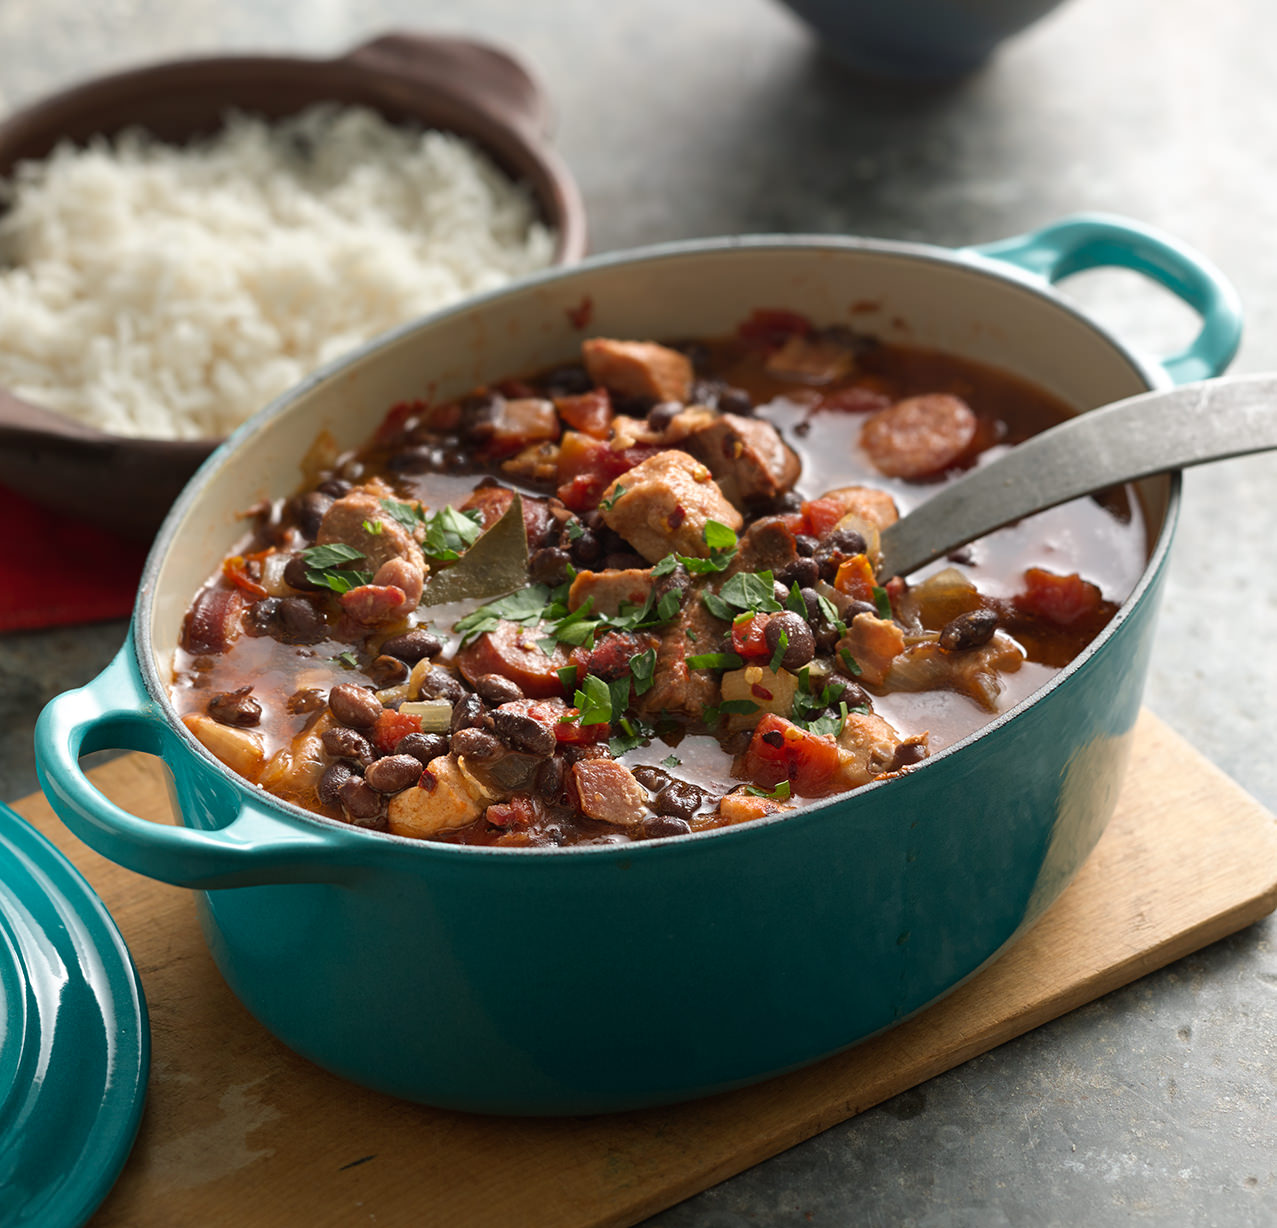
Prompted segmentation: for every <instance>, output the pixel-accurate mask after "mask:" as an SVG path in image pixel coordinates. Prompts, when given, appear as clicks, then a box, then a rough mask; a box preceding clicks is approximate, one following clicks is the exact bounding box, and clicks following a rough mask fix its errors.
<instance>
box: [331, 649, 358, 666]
mask: <svg viewBox="0 0 1277 1228" xmlns="http://www.w3.org/2000/svg"><path fill="white" fill-rule="evenodd" d="M333 660H334V661H337V662H339V663H340V664H342V665H344V666H346V668H347V669H358V668H359V658H358V657H356V656H355V654H354V653H353V652H352V651H351V650H350V649H349V648H347V649H346V651H345V652H339V653H338V654H337V655H336V656H335V657H333Z"/></svg>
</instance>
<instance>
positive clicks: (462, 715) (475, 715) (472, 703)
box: [450, 691, 487, 733]
mask: <svg viewBox="0 0 1277 1228" xmlns="http://www.w3.org/2000/svg"><path fill="white" fill-rule="evenodd" d="M485 716H487V710H486V709H485V708H484V706H483V700H482V699H480V698H479V697H478V696H477V695H476V694H475V693H474V692H473V691H467V692H466V693H465V694H463V695H462V696H461V698H460V699H457V700H454V701H453V704H452V724H451V726H450V731H451V732H452V733H456V732H457V730H459V729H477V728H478V727H479V726H480V725H482V724H483V718H484V717H485Z"/></svg>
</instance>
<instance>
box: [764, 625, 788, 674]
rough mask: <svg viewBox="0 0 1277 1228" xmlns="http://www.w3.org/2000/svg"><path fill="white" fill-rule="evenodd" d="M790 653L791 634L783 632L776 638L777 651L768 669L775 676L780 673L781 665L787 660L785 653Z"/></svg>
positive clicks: (773, 654)
mask: <svg viewBox="0 0 1277 1228" xmlns="http://www.w3.org/2000/svg"><path fill="white" fill-rule="evenodd" d="M788 651H789V632H787V631H782V632H781V633H780V635H778V636H777V637H776V651H775V652H773V653H772V659H771V660H770V661H769V662H768V663H767V668H768V669H769V670H771V672H772V673H773V674H777V673H779V672H780V663H781V662H782V661H783V660H784V659H785V653H787V652H788Z"/></svg>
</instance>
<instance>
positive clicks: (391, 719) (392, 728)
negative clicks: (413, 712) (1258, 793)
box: [372, 708, 421, 755]
mask: <svg viewBox="0 0 1277 1228" xmlns="http://www.w3.org/2000/svg"><path fill="white" fill-rule="evenodd" d="M420 732H421V717H419V716H408V715H407V714H406V713H403V712H394V711H392V710H391V709H390V708H387V709H386V710H385V711H384V712H382V714H381V715H380V716H379V717H378V718H377V720H376V723H375V724H374V725H373V727H372V741H373V745H374V746H375V747H376V748H377V749H378V750H379V751H380V752H381V753H382V754H383V755H390V754H393V753H394V749H395V747H396V746H398V745H399V739H400V738H406V737H407V736H408V735H409V734H410V733H420Z"/></svg>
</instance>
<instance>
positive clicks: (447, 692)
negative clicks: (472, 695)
mask: <svg viewBox="0 0 1277 1228" xmlns="http://www.w3.org/2000/svg"><path fill="white" fill-rule="evenodd" d="M467 694H468V692H467V691H466V688H465V686H464V685H463V683H462V682H461V680H460V679H459V678H457V677H455V676H454V675H452V674H450V673H448V671H447V670H446V669H439V668H438V667H436V668H435V669H432V670H430V671H428V672H427V673H426V675H425V676H424V677H423V678H422V679H421V698H422V699H446V700H447V701H448V702H449V703H452V704H456V703H459V702H460V701H461V700H462V699H464V698H465V697H466V695H467Z"/></svg>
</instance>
